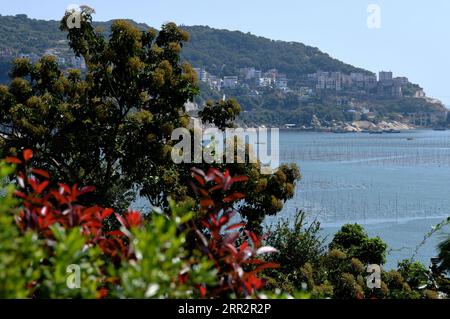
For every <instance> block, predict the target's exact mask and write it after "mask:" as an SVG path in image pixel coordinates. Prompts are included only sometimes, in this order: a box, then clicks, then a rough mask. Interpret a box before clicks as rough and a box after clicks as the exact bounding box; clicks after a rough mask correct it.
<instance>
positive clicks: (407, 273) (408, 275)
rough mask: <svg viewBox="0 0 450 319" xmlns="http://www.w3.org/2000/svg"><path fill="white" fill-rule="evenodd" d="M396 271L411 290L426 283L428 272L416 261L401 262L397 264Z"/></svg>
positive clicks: (406, 260)
mask: <svg viewBox="0 0 450 319" xmlns="http://www.w3.org/2000/svg"><path fill="white" fill-rule="evenodd" d="M397 270H398V272H399V273H400V274H401V275H402V276H403V278H404V279H405V281H406V282H407V283H408V285H409V286H410V287H411V288H412V289H417V288H418V287H419V286H422V285H426V284H427V282H428V270H427V269H426V268H425V266H424V265H422V264H421V263H420V262H418V261H414V262H412V261H410V260H408V259H405V260H402V261H401V262H399V263H398V267H397Z"/></svg>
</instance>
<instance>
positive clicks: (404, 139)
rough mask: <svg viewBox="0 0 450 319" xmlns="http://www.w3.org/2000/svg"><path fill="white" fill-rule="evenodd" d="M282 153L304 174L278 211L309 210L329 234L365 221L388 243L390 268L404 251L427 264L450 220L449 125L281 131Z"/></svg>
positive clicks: (405, 255)
mask: <svg viewBox="0 0 450 319" xmlns="http://www.w3.org/2000/svg"><path fill="white" fill-rule="evenodd" d="M279 141H280V148H279V149H280V161H281V162H283V163H292V162H295V163H297V164H298V166H299V167H300V170H301V174H302V179H301V181H300V182H299V183H298V184H297V187H296V193H295V196H294V198H292V199H291V200H289V201H288V202H287V203H286V205H285V207H284V209H283V210H282V212H280V213H279V214H278V215H277V216H276V217H271V218H267V219H266V221H265V224H266V225H269V226H270V225H273V223H276V222H277V221H278V220H279V219H280V218H281V219H287V220H288V221H291V222H292V221H293V219H294V216H295V214H296V211H297V210H303V211H305V212H306V214H307V216H308V220H309V222H311V221H313V220H318V221H320V223H321V227H322V228H321V235H322V236H323V237H325V238H326V242H329V241H330V240H331V239H332V236H333V234H334V233H336V232H337V231H338V230H339V229H340V227H341V226H342V225H344V224H346V223H358V224H361V225H362V226H364V228H365V230H366V232H367V233H368V235H369V236H371V237H373V236H379V237H380V238H381V239H383V240H384V241H385V242H386V243H387V244H388V255H387V263H386V265H385V266H384V267H385V268H386V269H391V268H395V267H396V266H397V263H398V261H401V260H403V259H411V260H418V261H420V262H422V263H424V264H425V265H426V266H428V265H429V264H430V258H431V257H435V256H436V255H437V248H436V247H437V244H438V243H439V242H440V241H442V240H443V239H444V238H445V236H446V235H450V227H449V226H444V227H442V228H440V229H439V230H438V231H435V226H436V225H438V224H440V223H441V222H442V221H444V220H446V218H447V217H449V216H450V131H434V130H414V131H413V130H411V131H404V132H401V133H383V134H369V133H324V132H303V131H296V130H283V131H280V137H279Z"/></svg>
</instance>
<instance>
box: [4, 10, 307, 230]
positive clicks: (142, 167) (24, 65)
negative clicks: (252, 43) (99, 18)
mask: <svg viewBox="0 0 450 319" xmlns="http://www.w3.org/2000/svg"><path fill="white" fill-rule="evenodd" d="M91 13H92V11H91V9H89V8H87V7H85V8H83V12H82V16H83V19H82V22H81V27H80V28H72V29H68V28H67V24H66V19H67V17H68V14H69V13H67V14H66V16H65V17H64V18H63V19H62V21H61V29H62V30H64V31H66V32H67V37H68V40H69V45H70V47H71V48H72V50H73V51H74V54H75V55H77V56H80V57H82V58H83V59H84V60H85V61H86V65H87V72H86V74H85V75H82V74H81V73H80V72H79V71H78V70H70V71H68V72H62V71H61V70H60V68H59V67H58V65H57V63H56V61H55V59H54V58H53V57H49V56H46V57H43V58H42V59H41V60H40V61H39V62H38V63H36V64H32V63H31V62H30V61H29V60H27V59H17V60H15V62H14V65H13V68H12V70H11V76H12V81H11V83H10V84H9V85H7V86H6V85H4V86H0V123H1V124H2V125H3V128H4V130H3V131H4V133H5V136H4V137H2V139H1V150H2V152H3V153H4V154H5V153H11V152H12V153H14V152H17V151H20V150H21V149H23V148H31V149H33V150H34V151H35V154H36V156H35V157H34V161H35V162H36V164H37V165H38V166H39V167H42V168H44V169H46V170H47V171H49V172H50V174H51V176H52V182H55V181H58V180H64V181H65V182H67V183H69V184H75V183H78V184H80V185H81V184H82V185H93V186H95V187H96V192H95V193H93V194H89V195H88V196H86V197H85V199H84V201H86V202H88V203H91V204H92V203H94V204H98V205H102V206H113V207H114V208H117V209H121V210H122V209H125V208H127V207H128V206H129V203H130V202H131V201H132V200H133V199H134V198H135V196H136V192H139V194H140V195H141V196H143V197H144V198H146V199H147V200H148V201H149V202H150V204H151V205H152V206H155V207H160V208H162V209H165V210H167V209H168V201H167V198H168V197H169V196H170V197H171V198H173V199H174V200H185V199H188V198H189V197H193V194H192V192H191V191H190V189H189V188H188V187H187V184H186V183H187V181H188V180H189V178H190V174H191V173H190V166H191V165H188V164H186V165H177V164H175V163H173V162H172V160H171V150H172V146H173V144H174V143H175V142H174V141H171V133H172V131H173V129H174V128H178V127H188V124H189V120H188V115H187V113H186V112H185V108H184V105H185V103H186V102H188V101H190V100H192V99H193V98H194V96H195V95H196V94H197V93H198V87H197V82H196V75H195V72H194V71H193V69H192V68H191V67H190V66H189V64H187V63H185V62H182V61H181V58H180V52H181V49H182V47H183V46H184V43H185V42H186V41H187V40H188V34H187V33H186V32H185V31H183V30H181V29H179V28H177V26H176V25H175V24H173V23H168V24H166V25H163V26H162V28H161V30H160V31H159V32H156V31H155V30H148V31H140V29H138V28H137V27H136V26H133V25H132V24H131V23H129V22H127V21H123V20H117V21H114V22H113V23H112V24H111V31H110V32H109V33H108V35H109V37H108V38H107V37H106V36H105V34H104V33H102V32H100V31H98V30H96V29H95V28H94V26H93V24H92V17H91ZM239 110H240V108H239V105H238V104H237V103H236V102H234V101H232V100H229V101H222V102H218V103H212V104H211V103H208V104H207V105H206V107H205V109H204V111H203V113H202V116H203V117H204V120H205V122H212V123H215V124H217V125H218V126H219V127H220V128H224V127H225V126H231V125H232V123H233V120H234V118H235V116H236V115H237V114H238V113H239ZM200 166H201V165H200ZM228 166H229V167H228V168H229V170H230V173H231V174H235V175H247V176H249V177H251V178H252V182H251V183H248V184H247V185H245V186H240V187H241V189H242V188H245V190H246V193H248V194H249V196H248V199H247V201H246V202H245V205H243V207H244V208H245V209H243V210H242V213H243V215H244V216H246V218H247V219H248V220H249V221H250V223H249V227H253V226H255V227H256V226H257V225H258V224H259V223H260V222H261V221H262V220H263V218H264V216H265V215H266V214H275V213H276V212H278V211H280V210H281V208H282V206H283V203H284V202H285V201H286V200H287V199H289V198H291V197H292V196H293V190H294V185H295V183H296V181H297V180H298V179H299V177H300V175H299V172H298V169H297V168H296V167H295V166H282V167H281V168H280V169H279V170H278V171H277V172H276V173H275V174H274V175H269V176H265V175H261V174H260V173H259V172H258V170H259V165H258V164H256V165H255V164H251V165H250V164H236V165H228ZM219 168H221V170H224V169H225V165H222V166H221V167H219Z"/></svg>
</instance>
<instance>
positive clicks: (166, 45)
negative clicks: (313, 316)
mask: <svg viewBox="0 0 450 319" xmlns="http://www.w3.org/2000/svg"><path fill="white" fill-rule="evenodd" d="M90 14H91V12H90V11H89V10H88V9H85V11H84V20H83V23H82V27H81V28H80V29H71V30H68V34H69V35H68V37H69V41H70V44H71V47H72V49H73V50H74V52H75V53H76V54H78V55H82V56H83V57H84V59H85V60H86V62H87V65H88V72H87V74H85V75H81V74H80V73H79V72H77V71H76V70H73V71H70V72H68V73H63V72H61V71H60V70H59V68H58V66H57V64H56V62H55V61H54V60H53V59H52V58H50V57H44V58H42V59H41V61H40V62H39V63H37V64H32V63H30V61H27V60H26V59H19V60H16V61H15V63H14V65H13V68H12V71H11V76H12V81H11V83H10V84H9V85H8V86H1V87H0V119H1V121H0V122H1V124H2V129H4V132H3V135H2V139H1V151H2V153H3V155H4V156H6V159H5V161H3V162H2V164H1V165H0V174H1V176H0V177H1V183H2V184H1V197H0V227H1V232H0V237H1V238H0V242H1V245H0V277H1V278H0V279H1V280H0V297H3V298H80V297H81V298H160V297H164V298H170V297H171V298H195V297H200V298H247V297H249V298H264V297H269V298H285V297H290V296H293V297H296V298H325V297H332V298H437V297H441V298H442V297H446V294H447V293H448V279H446V277H445V272H448V271H449V270H450V269H449V267H448V265H449V261H448V259H449V253H448V251H449V250H448V243H447V242H444V243H443V244H442V245H441V255H440V257H441V260H440V261H441V263H440V265H438V266H437V267H436V268H435V269H433V271H432V272H430V271H428V270H427V269H426V268H425V267H424V266H422V265H421V264H419V263H416V262H411V261H404V262H402V263H400V264H399V267H398V269H397V270H396V271H388V272H385V271H383V272H382V283H381V288H380V289H369V288H368V286H367V285H366V279H365V277H366V276H367V273H366V266H367V265H369V264H383V263H384V260H385V254H386V248H387V247H386V245H385V244H384V243H383V241H382V240H381V239H379V238H369V237H368V236H367V234H366V233H365V232H364V230H363V229H362V228H361V227H360V226H358V225H345V226H344V227H343V228H342V229H341V231H340V232H338V233H337V234H336V235H335V236H334V238H333V240H332V242H331V244H330V245H329V246H328V247H325V246H324V242H323V239H321V238H320V236H319V233H318V231H319V228H320V225H319V224H318V223H313V224H311V225H310V226H308V227H306V226H305V223H304V215H303V214H299V215H298V218H297V219H296V221H295V223H294V226H293V227H292V225H289V223H287V222H281V223H280V224H279V225H278V226H276V227H275V228H273V229H271V230H270V231H268V232H267V234H266V236H263V233H265V231H264V229H263V228H262V226H261V222H262V220H263V219H264V218H265V216H266V215H274V214H276V213H277V212H279V211H280V210H281V209H282V207H283V204H284V202H285V201H286V200H288V199H289V198H291V197H292V196H293V192H294V188H295V184H296V182H297V181H298V180H299V178H300V173H299V170H298V168H297V167H296V166H295V165H283V166H281V167H280V168H279V169H278V170H277V171H276V172H275V173H274V174H272V175H261V174H260V173H259V172H260V170H259V164H250V163H243V164H234V165H225V164H215V165H213V167H208V166H205V165H198V167H193V166H191V165H187V164H186V165H176V164H173V163H172V161H171V160H170V152H171V150H172V146H173V145H172V142H171V140H170V132H171V131H172V130H173V128H174V127H177V126H181V127H187V128H189V126H188V121H187V120H188V118H187V115H186V113H185V112H184V104H185V103H186V102H187V101H189V100H190V99H192V98H193V97H194V96H195V95H196V94H197V93H198V88H197V85H196V79H195V75H194V73H193V72H192V69H191V68H190V66H189V65H187V64H183V63H181V62H180V59H179V54H180V51H181V48H182V46H183V42H184V41H186V40H187V34H185V33H184V32H182V31H181V30H179V29H178V28H177V27H176V26H175V25H174V24H167V25H165V26H163V28H162V30H161V31H160V32H159V34H156V33H155V32H154V31H153V30H150V31H148V32H141V31H139V30H138V29H136V28H135V27H133V26H131V25H130V24H129V23H127V22H125V21H117V22H115V23H114V24H113V25H112V27H111V34H110V37H109V40H106V39H105V38H104V36H103V35H102V34H101V33H99V32H97V31H95V30H94V29H93V28H92V25H91V16H90ZM65 18H66V17H65ZM65 18H64V19H63V21H62V24H61V26H62V28H63V29H65V28H66V27H65V26H66V24H65ZM239 109H240V108H239V105H238V104H237V103H236V102H235V101H233V100H227V101H220V102H210V103H208V104H207V105H206V106H205V109H204V111H203V112H202V113H201V114H200V116H201V117H202V119H203V120H204V122H209V123H213V124H215V125H216V126H218V127H219V128H221V129H225V128H226V127H228V126H232V125H233V121H234V118H235V116H236V115H237V114H238V113H239ZM137 194H139V195H141V196H142V197H144V198H146V199H147V200H148V202H149V203H150V204H151V205H149V206H151V207H154V209H151V210H150V211H146V212H137V211H132V210H129V209H128V207H129V206H130V203H131V201H132V199H133V198H135V196H136V195H137Z"/></svg>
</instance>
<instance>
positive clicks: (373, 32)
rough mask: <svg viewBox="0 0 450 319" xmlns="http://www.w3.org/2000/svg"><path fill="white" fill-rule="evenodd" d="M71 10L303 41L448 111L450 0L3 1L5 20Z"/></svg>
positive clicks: (102, 16) (98, 17)
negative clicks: (395, 79)
mask: <svg viewBox="0 0 450 319" xmlns="http://www.w3.org/2000/svg"><path fill="white" fill-rule="evenodd" d="M71 4H79V5H82V4H85V5H89V6H90V7H92V8H94V9H95V10H96V14H95V16H94V20H97V21H105V20H110V19H117V18H129V19H133V20H135V21H137V22H144V23H147V24H148V25H150V26H153V27H159V26H161V25H162V24H163V23H165V22H168V21H173V22H176V23H177V24H184V25H209V26H211V27H215V28H221V29H228V30H240V31H243V32H250V33H252V34H255V35H258V36H264V37H267V38H270V39H275V40H285V41H296V42H303V43H305V44H307V45H311V46H315V47H318V48H319V49H320V50H322V51H324V52H326V53H328V54H330V55H331V56H332V57H334V58H337V59H339V60H342V61H344V62H346V63H349V64H352V65H355V66H358V67H363V68H365V69H368V70H370V71H372V72H378V71H380V70H386V71H389V70H390V71H392V72H394V76H406V77H408V78H409V79H410V81H411V82H414V83H418V84H420V85H421V86H422V87H423V88H424V89H425V92H426V93H427V95H428V96H431V97H435V98H438V99H440V100H442V101H443V102H444V103H445V104H446V105H448V106H450V90H449V89H450V59H449V54H450V19H449V18H448V15H449V14H450V1H449V0H428V1H423V0H395V1H392V0H369V1H367V0H339V1H337V0H276V1H274V0H221V1H212V0H127V1H111V0H109V1H108V0H85V1H84V2H76V0H58V1H57V0H39V1H34V0H28V1H27V0H22V1H10V0H0V14H1V15H15V14H19V13H25V14H27V15H28V16H29V17H31V18H36V19H46V20H48V19H52V20H59V19H60V18H61V16H62V15H63V13H64V10H65V8H66V7H68V6H69V5H71ZM374 5H375V6H374Z"/></svg>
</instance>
